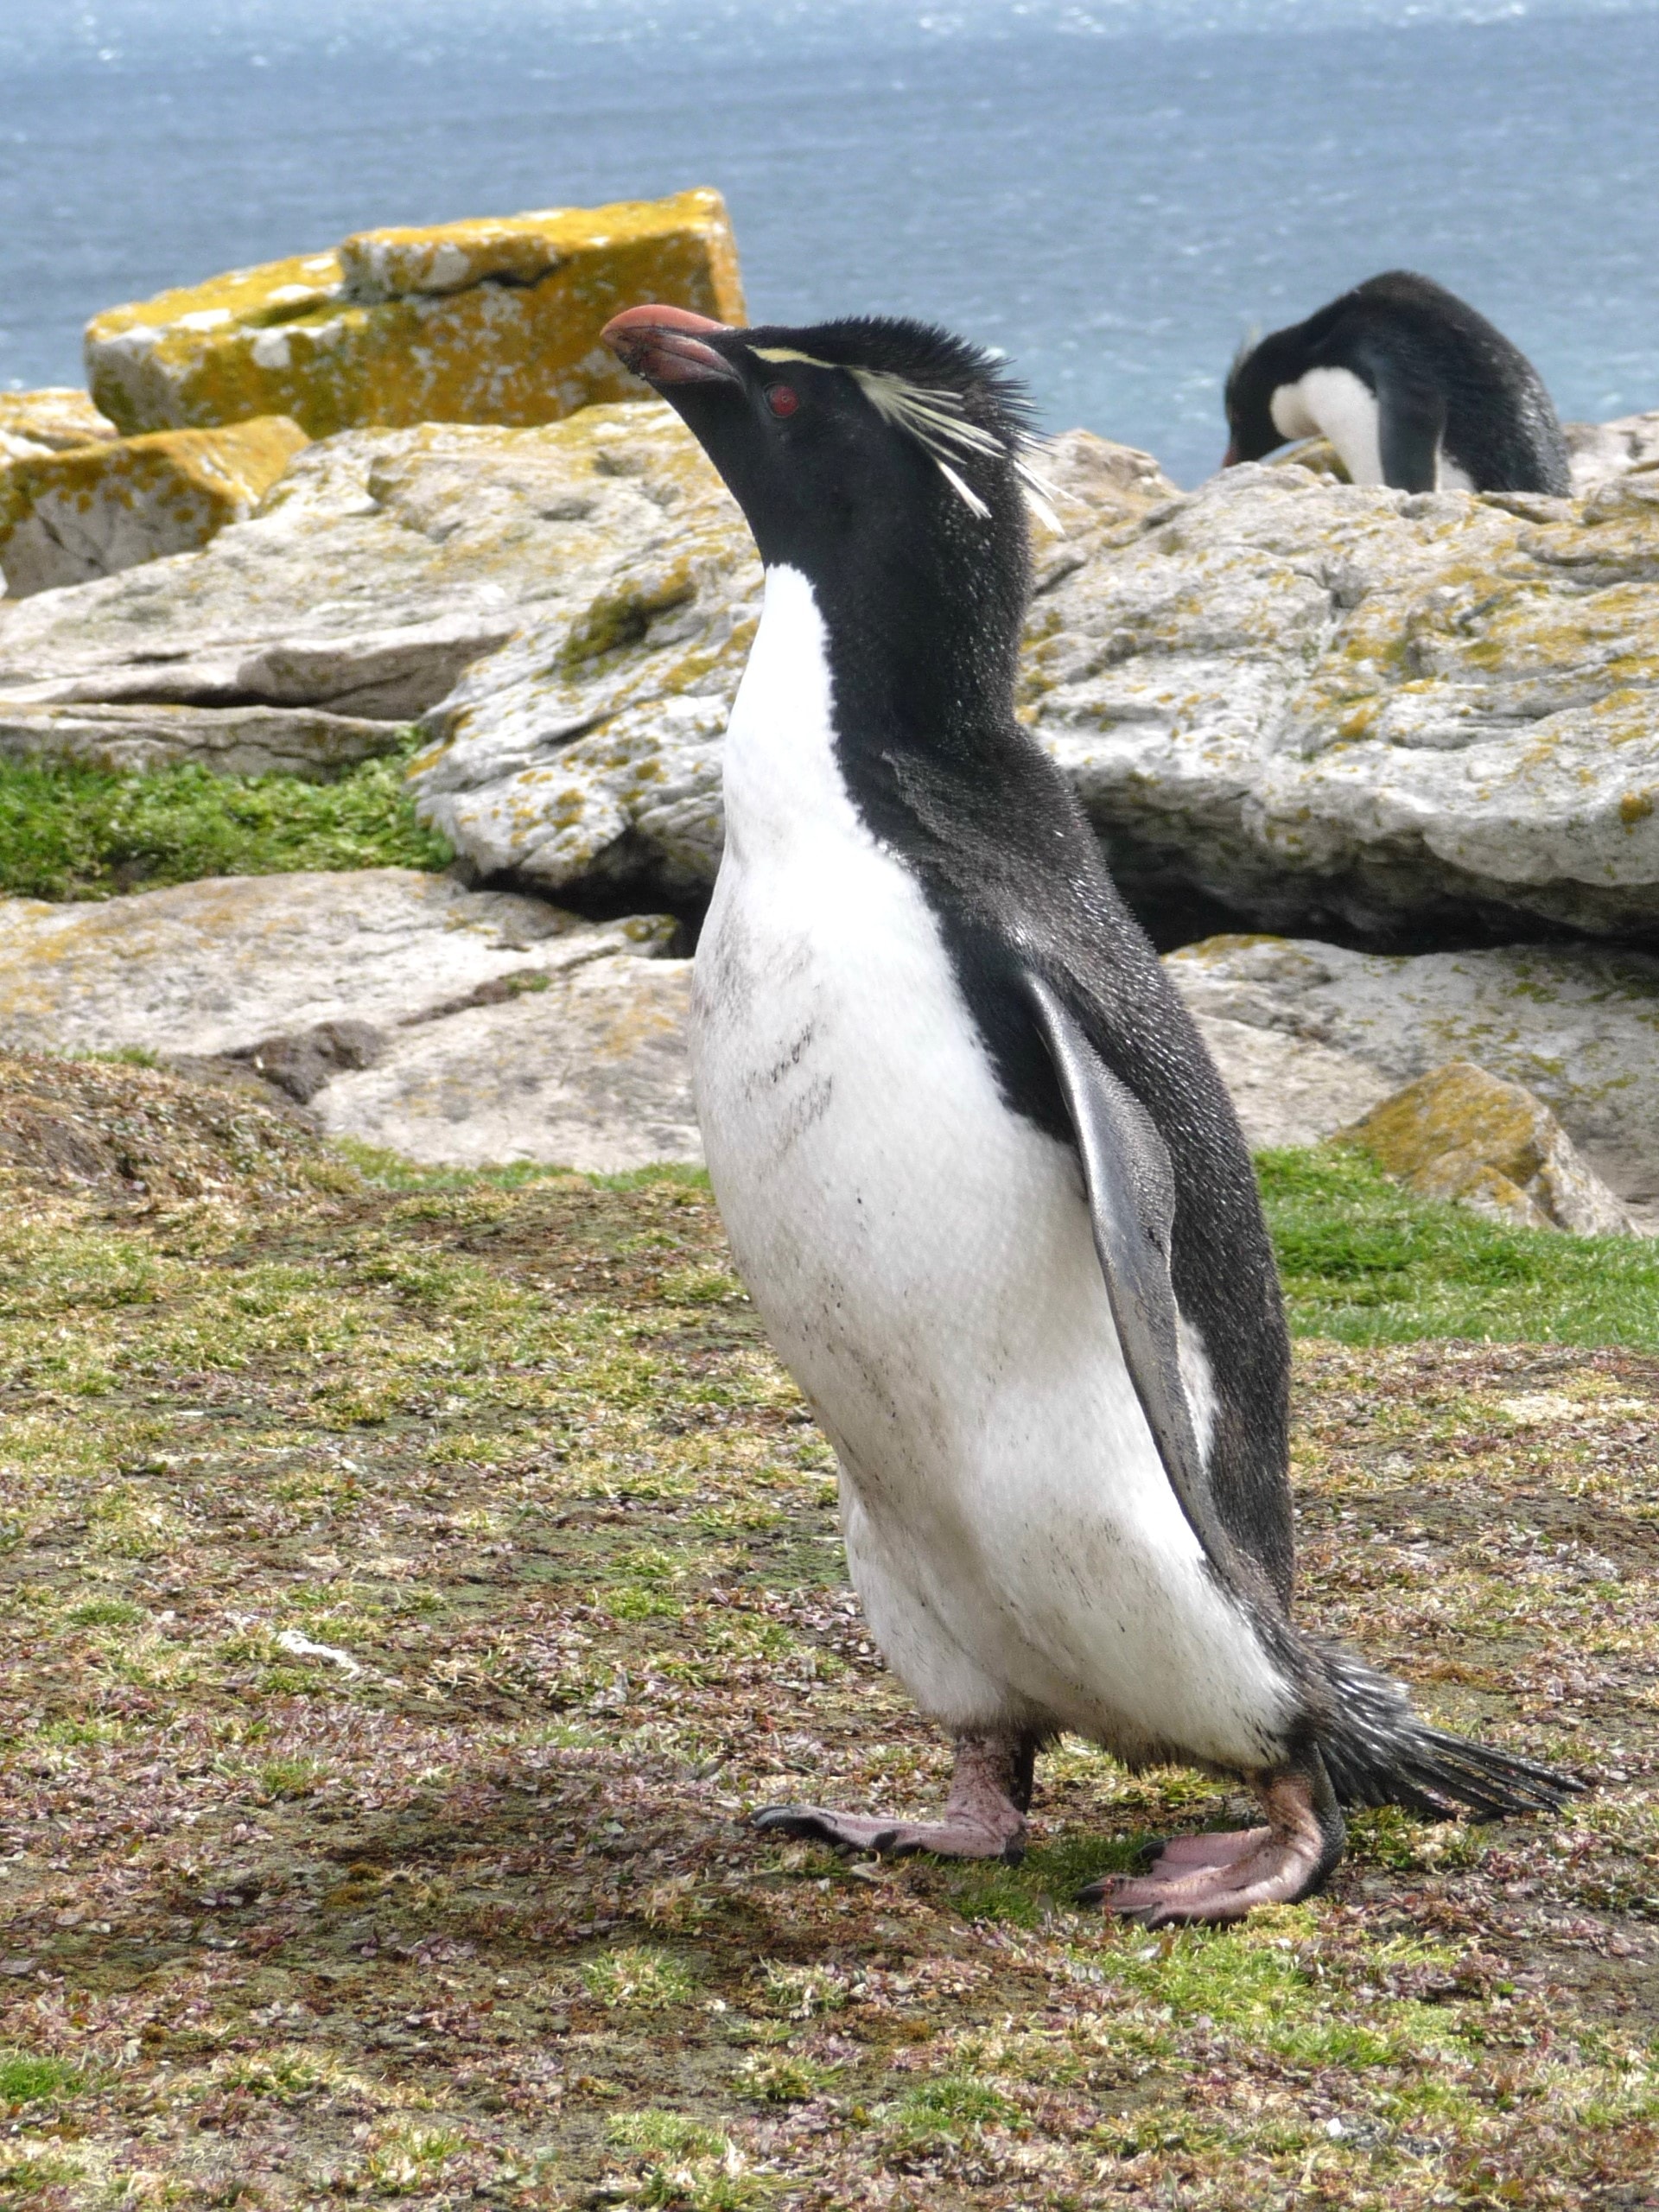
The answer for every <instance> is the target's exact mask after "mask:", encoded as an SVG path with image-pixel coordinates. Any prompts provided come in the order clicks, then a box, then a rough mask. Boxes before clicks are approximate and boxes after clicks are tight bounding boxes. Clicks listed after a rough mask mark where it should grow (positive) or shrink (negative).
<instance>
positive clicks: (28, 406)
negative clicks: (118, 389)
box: [0, 385, 120, 461]
mask: <svg viewBox="0 0 1659 2212" xmlns="http://www.w3.org/2000/svg"><path fill="white" fill-rule="evenodd" d="M118 435H120V434H119V432H118V430H117V429H116V427H115V425H114V423H111V421H110V419H109V417H108V416H106V415H100V414H99V411H98V410H97V408H96V407H94V406H93V404H92V394H91V393H90V392H86V391H77V390H76V389H75V388H74V386H73V385H44V386H42V388H41V390H40V391H0V461H28V460H30V459H32V458H33V457H34V455H35V454H42V453H63V452H66V451H67V449H68V448H70V447H71V446H87V445H96V444H98V443H99V442H100V441H101V440H103V439H105V438H113V437H117V436H118Z"/></svg>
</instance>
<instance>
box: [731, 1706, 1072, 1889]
mask: <svg viewBox="0 0 1659 2212" xmlns="http://www.w3.org/2000/svg"><path fill="white" fill-rule="evenodd" d="M1037 1745H1038V1738H1036V1737H1035V1736H1030V1735H993V1736H958V1737H957V1739H956V1747H957V1763H956V1766H955V1768H954V1770H953V1771H952V1773H951V1777H950V1795H949V1796H947V1797H946V1799H945V1801H944V1814H943V1815H942V1817H941V1818H940V1819H939V1820H938V1821H896V1820H894V1819H893V1816H892V1815H891V1814H880V1813H874V1814H871V1813H831V1812H828V1811H826V1810H824V1809H823V1808H822V1807H820V1806H817V1805H769V1806H767V1807H766V1810H765V1811H764V1812H760V1813H757V1814H756V1815H754V1826H755V1827H758V1828H760V1829H763V1830H765V1831H766V1833H768V1834H773V1835H779V1834H781V1835H796V1836H805V1837H809V1838H810V1839H811V1840H813V1841H815V1842H817V1843H833V1844H836V1845H837V1846H838V1847H840V1848H841V1849H842V1850H843V1851H876V1852H880V1853H885V1854H887V1855H890V1856H893V1857H895V1858H896V1857H899V1856H900V1855H901V1854H903V1853H908V1852H912V1851H929V1852H931V1853H934V1854H935V1856H936V1857H938V1858H940V1859H1007V1861H1008V1862H1009V1864H1010V1865H1013V1864H1014V1863H1015V1862H1016V1861H1018V1860H1019V1859H1022V1858H1023V1857H1024V1856H1025V1849H1026V1815H1027V1812H1028V1811H1029V1810H1030V1808H1031V1789H1032V1777H1033V1769H1034V1766H1035V1764H1036V1758H1037Z"/></svg>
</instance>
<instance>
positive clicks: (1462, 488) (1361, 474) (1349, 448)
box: [1270, 369, 1474, 492]
mask: <svg viewBox="0 0 1659 2212" xmlns="http://www.w3.org/2000/svg"><path fill="white" fill-rule="evenodd" d="M1270 412H1271V413H1272V416H1273V426H1274V429H1276V430H1277V431H1278V433H1279V435H1280V436H1281V437H1283V438H1316V437H1324V438H1329V439H1330V441H1331V442H1332V445H1333V446H1334V447H1335V448H1336V449H1337V451H1338V453H1339V454H1341V456H1342V463H1343V467H1344V468H1345V469H1346V470H1347V471H1348V474H1349V475H1350V476H1351V478H1352V479H1353V480H1354V482H1355V483H1356V484H1383V483H1386V482H1387V478H1386V476H1385V475H1384V474H1383V411H1382V409H1381V407H1380V406H1379V404H1378V403H1377V397H1376V393H1375V392H1374V391H1372V390H1371V388H1370V385H1368V384H1366V383H1365V381H1364V379H1363V378H1361V377H1357V376H1356V375H1355V374H1354V372H1353V371H1352V370H1351V369H1310V370H1309V371H1308V372H1307V374H1306V376H1304V377H1302V378H1299V379H1298V381H1297V382H1296V383H1295V384H1285V385H1280V387H1279V389H1278V391H1275V392H1274V395H1273V401H1272V405H1271V409H1270ZM1435 488H1436V489H1437V490H1438V491H1441V492H1471V491H1472V490H1473V489H1474V483H1473V480H1472V479H1471V477H1470V476H1469V474H1467V472H1466V471H1465V470H1464V469H1462V468H1460V467H1459V466H1458V464H1457V462H1456V461H1453V460H1452V458H1451V456H1450V454H1447V453H1446V451H1445V449H1444V448H1441V449H1440V452H1438V453H1437V454H1436V455H1435Z"/></svg>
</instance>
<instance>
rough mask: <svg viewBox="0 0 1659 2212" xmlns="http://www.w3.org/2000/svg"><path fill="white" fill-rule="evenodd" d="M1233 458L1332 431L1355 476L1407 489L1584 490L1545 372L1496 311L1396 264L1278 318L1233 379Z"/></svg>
mask: <svg viewBox="0 0 1659 2212" xmlns="http://www.w3.org/2000/svg"><path fill="white" fill-rule="evenodd" d="M1226 406H1227V427H1228V431H1229V434H1230V443H1229V445H1228V448H1227V457H1226V459H1225V461H1224V462H1223V463H1222V466H1223V467H1231V466H1232V464H1233V463H1234V462H1235V461H1260V460H1261V458H1262V455H1263V454H1268V453H1271V452H1272V451H1273V449H1274V447H1275V446H1281V445H1283V444H1284V443H1285V442H1286V440H1287V439H1289V438H1311V437H1319V436H1322V437H1326V438H1329V439H1330V441H1331V442H1332V445H1333V446H1334V447H1335V448H1336V449H1337V451H1338V454H1341V456H1342V460H1343V464H1344V467H1346V469H1347V471H1348V474H1349V475H1350V476H1351V478H1352V479H1353V480H1354V482H1355V483H1356V484H1391V485H1393V486H1395V488H1396V489H1397V490H1399V491H1402V492H1434V491H1448V490H1456V491H1463V492H1545V493H1550V494H1552V495H1554V496H1555V497H1557V498H1564V497H1566V495H1567V493H1569V492H1570V491H1571V490H1572V480H1571V477H1570V475H1569V473H1568V469H1567V442H1566V440H1565V439H1564V438H1563V437H1562V435H1561V426H1560V423H1559V422H1558V421H1557V419H1556V415H1555V410H1554V405H1553V404H1551V401H1550V397H1549V394H1548V391H1546V390H1545V389H1544V384H1543V379H1542V378H1541V377H1540V375H1539V374H1538V372H1537V370H1536V369H1535V368H1534V367H1533V365H1532V363H1531V362H1530V361H1529V360H1528V359H1527V358H1526V356H1525V354H1523V353H1521V352H1519V351H1518V350H1517V348H1516V347H1515V346H1512V345H1511V344H1510V341H1509V340H1508V339H1507V338H1505V337H1504V335H1503V332H1502V331H1500V330H1495V329H1494V328H1493V327H1492V325H1491V323H1490V322H1488V321H1487V320H1486V318H1485V317H1484V315H1477V314H1476V312H1475V310H1474V308H1471V307H1470V306H1469V305H1468V304H1467V303H1466V302H1465V301H1463V300H1460V299H1459V298H1457V297H1456V296H1455V295H1454V294H1452V293H1451V292H1448V291H1446V289H1444V288H1443V287H1442V286H1441V285H1439V284H1436V283H1433V281H1432V279H1431V278H1429V277H1416V276H1414V275H1413V274H1412V273H1411V271H1410V270H1405V269H1395V270H1389V271H1388V272H1387V274H1386V275H1384V276H1381V277H1368V278H1367V279H1366V281H1365V282H1364V283H1363V284H1357V285H1356V286H1355V287H1354V289H1353V290H1352V291H1351V292H1344V294H1343V296H1342V297H1341V298H1340V299H1338V300H1332V301H1331V302H1330V303H1329V304H1328V305H1327V306H1325V307H1322V308H1320V309H1319V312H1318V314H1317V315H1309V317H1308V318H1307V320H1306V322H1299V323H1295V324H1293V325H1292V326H1291V327H1289V328H1288V329H1286V330H1275V331H1274V332H1273V333H1271V334H1270V335H1269V336H1268V337H1266V338H1263V339H1260V340H1257V341H1256V343H1255V345H1253V346H1246V347H1244V349H1243V351H1242V352H1241V353H1239V354H1238V356H1237V358H1236V359H1235V361H1234V363H1233V365H1232V369H1231V371H1230V374H1229V376H1228V378H1227V393H1226Z"/></svg>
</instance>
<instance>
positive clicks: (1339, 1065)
mask: <svg viewBox="0 0 1659 2212" xmlns="http://www.w3.org/2000/svg"><path fill="white" fill-rule="evenodd" d="M1197 1020H1198V1031H1199V1034H1200V1035H1201V1036H1202V1037H1203V1039H1204V1041H1205V1044H1206V1045H1207V1046H1209V1047H1210V1053H1211V1058H1212V1059H1213V1060H1214V1061H1215V1063H1216V1065H1217V1067H1218V1068H1219V1069H1220V1071H1221V1076H1222V1080H1223V1082H1224V1083H1225V1084H1226V1085H1227V1089H1228V1090H1229V1092H1230V1094H1231V1096H1232V1101H1233V1104H1234V1106H1235V1107H1236V1109H1237V1112H1238V1118H1239V1121H1240V1123H1241V1124H1242V1126H1243V1130H1244V1135H1245V1137H1246V1138H1247V1139H1248V1141H1249V1146H1250V1149H1251V1150H1252V1151H1253V1152H1266V1151H1269V1150H1272V1149H1275V1148H1276V1147H1279V1146H1281V1145H1301V1144H1321V1143H1323V1142H1324V1141H1325V1138H1326V1137H1329V1136H1332V1135H1335V1133H1336V1132H1337V1130H1338V1129H1339V1128H1343V1127H1344V1126H1345V1125H1346V1124H1347V1123H1348V1122H1357V1121H1358V1120H1359V1119H1360V1117H1361V1116H1362V1115H1364V1114H1367V1113H1369V1112H1370V1109H1371V1108H1372V1107H1373V1106H1375V1105H1376V1104H1378V1103H1380V1101H1382V1100H1383V1099H1384V1098H1386V1097H1387V1096H1388V1095H1389V1090H1391V1089H1392V1088H1393V1086H1392V1085H1391V1084H1390V1083H1389V1080H1388V1077H1386V1076H1383V1075H1381V1074H1379V1073H1378V1071H1377V1070H1376V1068H1374V1067H1373V1066H1372V1065H1370V1062H1369V1061H1368V1060H1362V1059H1358V1058H1356V1057H1355V1056H1354V1054H1352V1053H1351V1052H1333V1051H1332V1048H1331V1046H1328V1045H1320V1044H1317V1043H1315V1042H1314V1041H1313V1039H1311V1038H1306V1037H1293V1036H1288V1035H1287V1034H1286V1033H1285V1032H1284V1031H1283V1030H1281V1029H1264V1028H1260V1027H1255V1026H1254V1025H1252V1024H1251V1023H1249V1022H1248V1021H1234V1020H1230V1019H1229V1018H1228V1017H1227V1016H1226V1015H1225V1014H1204V1013H1199V1014H1197Z"/></svg>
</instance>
